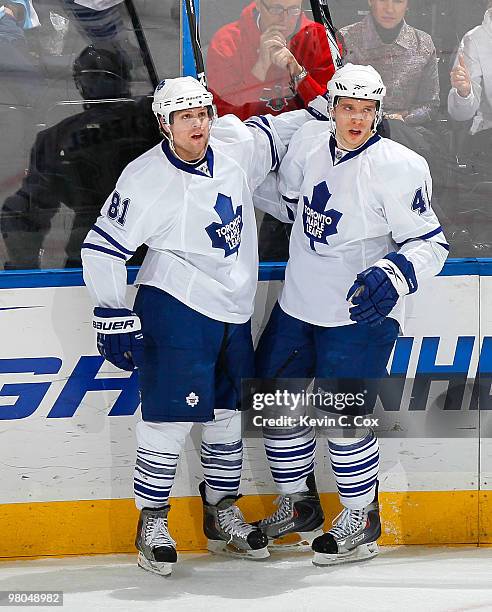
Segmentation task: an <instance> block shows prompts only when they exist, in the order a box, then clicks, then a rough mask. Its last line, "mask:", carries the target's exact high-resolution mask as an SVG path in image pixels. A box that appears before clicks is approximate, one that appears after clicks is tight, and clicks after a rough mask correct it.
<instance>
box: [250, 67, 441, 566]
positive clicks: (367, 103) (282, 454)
mask: <svg viewBox="0 0 492 612" xmlns="http://www.w3.org/2000/svg"><path fill="white" fill-rule="evenodd" d="M328 94H329V96H328V99H329V104H328V105H329V111H330V119H329V121H328V122H327V123H324V124H319V123H316V124H312V125H309V124H306V125H304V126H303V127H302V128H301V129H300V130H299V131H298V132H297V134H296V135H295V136H294V138H293V139H292V141H291V143H290V145H289V151H288V153H287V155H286V156H285V158H284V160H283V162H282V164H281V166H280V170H279V191H280V194H281V197H282V201H283V203H284V206H285V220H286V219H288V218H291V220H292V219H295V220H294V221H293V223H294V224H293V229H292V236H291V241H290V258H289V261H288V264H287V269H286V275H285V285H284V287H283V290H282V294H281V296H280V299H279V302H278V304H277V305H276V306H275V308H274V310H273V312H272V314H271V317H270V320H269V322H268V324H267V327H266V329H265V331H264V333H263V335H262V337H261V340H260V343H259V346H258V351H257V377H261V378H267V379H274V378H278V377H280V376H281V377H282V378H313V377H315V378H318V379H319V378H324V379H331V380H332V381H333V380H335V382H336V380H338V382H339V383H340V381H343V382H345V383H346V382H347V381H350V380H352V381H354V384H356V383H360V382H361V381H363V379H366V380H367V379H376V381H377V379H378V378H381V377H383V376H384V375H385V374H386V366H387V362H388V359H389V357H390V354H391V351H392V349H393V346H394V343H395V340H396V338H397V335H398V332H399V328H400V326H401V325H402V324H403V318H404V312H403V302H404V298H403V296H405V295H407V294H410V293H414V292H415V291H416V290H417V288H418V285H419V284H420V283H421V282H422V281H424V280H425V279H429V278H431V277H433V276H434V275H435V274H437V273H438V272H439V271H440V270H441V268H442V266H443V263H444V261H445V259H446V256H447V253H448V250H449V248H448V245H447V244H446V240H445V238H444V236H443V233H442V230H441V227H440V225H439V221H438V219H437V217H436V215H435V214H434V212H433V210H432V208H431V193H432V183H431V177H430V174H429V170H428V166H427V163H426V161H425V160H424V159H423V158H422V157H420V156H419V155H417V154H416V153H414V152H413V151H411V150H409V149H407V148H405V147H404V146H402V145H400V144H398V143H396V142H393V141H391V140H387V139H385V138H381V137H380V136H379V135H378V134H376V127H377V125H378V123H379V122H380V120H381V117H382V113H383V98H384V94H385V87H384V84H383V82H382V80H381V77H380V75H379V74H378V73H377V72H376V70H374V68H372V67H371V66H357V65H352V64H347V65H346V66H344V67H343V68H341V69H340V70H338V71H337V72H336V73H335V75H334V77H333V78H332V80H331V81H330V82H329V84H328ZM323 125H324V126H325V127H324V129H323V127H322V126H323ZM354 281H355V282H354ZM374 399H375V398H374V397H373V400H374ZM366 404H367V405H366V406H364V407H363V408H361V409H359V411H357V410H355V409H352V410H350V409H349V407H348V406H346V407H345V409H344V412H343V413H342V414H346V415H351V416H357V415H358V414H359V415H361V414H368V413H370V412H371V411H372V409H373V405H370V401H369V400H367V402H366ZM327 410H328V411H329V410H330V409H329V408H327ZM333 412H337V411H336V410H333ZM337 414H340V412H337ZM336 435H337V434H336V433H332V434H330V433H326V432H325V437H326V438H327V444H328V449H327V450H328V453H329V456H330V459H331V464H332V468H333V471H334V475H335V479H336V483H337V487H338V492H339V497H340V501H341V503H342V505H343V511H342V513H341V514H340V515H339V516H338V517H337V518H336V519H335V521H334V523H333V527H332V528H331V529H330V530H329V531H328V532H327V533H324V534H322V535H319V536H318V537H316V538H315V539H314V541H312V549H313V550H314V553H315V555H314V559H313V562H314V563H315V564H319V565H327V564H334V563H340V562H344V561H353V560H357V559H363V558H369V557H371V556H373V555H375V554H377V544H376V540H377V538H378V537H379V536H380V533H381V525H380V519H379V509H378V498H377V485H378V469H379V447H378V440H377V438H376V437H375V434H374V432H373V431H372V430H368V429H367V430H361V428H359V429H358V430H355V432H354V435H353V437H352V438H347V437H343V438H338V437H335V436H336ZM264 441H265V448H266V454H267V458H268V461H269V464H270V468H271V471H272V475H273V478H274V480H275V483H276V485H277V487H278V489H279V491H280V497H279V499H278V508H277V510H276V511H275V512H274V513H273V514H272V515H271V516H269V517H267V518H265V519H263V520H262V521H260V522H259V523H258V524H259V526H260V528H261V529H262V530H263V531H264V533H265V534H266V535H268V536H269V538H270V539H271V540H275V539H276V538H279V537H280V536H282V535H284V534H290V533H292V532H297V533H301V535H302V536H303V537H306V536H307V535H309V533H308V534H306V533H304V532H310V534H311V536H313V535H316V529H319V527H320V526H321V525H322V523H323V513H322V510H321V505H320V502H319V497H318V494H317V492H316V486H315V481H314V452H315V435H314V431H313V429H312V428H310V427H304V428H302V427H300V426H298V427H297V428H292V429H291V430H290V431H288V430H287V431H286V430H285V429H284V430H283V431H281V432H279V430H275V429H273V428H269V429H266V430H264ZM311 539H312V537H311Z"/></svg>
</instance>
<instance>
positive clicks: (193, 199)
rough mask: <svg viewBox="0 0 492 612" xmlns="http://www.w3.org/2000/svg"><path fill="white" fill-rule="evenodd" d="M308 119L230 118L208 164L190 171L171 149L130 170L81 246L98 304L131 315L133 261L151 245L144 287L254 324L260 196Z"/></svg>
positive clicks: (217, 128) (214, 135) (220, 124)
mask: <svg viewBox="0 0 492 612" xmlns="http://www.w3.org/2000/svg"><path fill="white" fill-rule="evenodd" d="M309 119H312V116H311V115H310V114H309V113H308V112H306V111H303V110H300V111H293V112H291V113H286V114H284V115H280V116H278V117H271V116H267V117H253V118H251V119H249V120H248V121H247V122H245V123H242V122H241V121H240V120H239V119H237V118H236V117H234V116H232V115H228V116H226V117H222V118H220V119H218V120H217V121H216V122H215V123H214V125H213V127H212V132H211V138H210V143H209V147H208V149H207V153H206V158H205V161H204V163H202V164H200V165H197V164H195V165H190V164H186V163H184V162H181V161H180V160H179V159H178V158H176V157H175V156H174V155H173V154H172V152H171V151H170V149H169V145H168V143H167V141H166V140H164V141H163V142H162V143H161V144H159V145H157V146H155V147H154V148H152V149H151V150H150V151H148V152H147V153H144V154H143V155H141V156H140V157H139V158H137V159H136V160H135V161H133V162H132V163H130V164H129V165H128V166H127V167H126V168H125V170H124V171H123V173H122V175H121V176H120V178H119V180H118V182H117V185H116V189H115V191H114V192H113V193H112V194H111V195H110V196H109V197H108V199H107V201H106V203H105V204H104V206H103V208H102V211H101V215H100V217H99V218H98V219H97V221H96V223H95V225H94V226H93V228H92V229H91V231H90V232H89V233H88V235H87V237H86V239H85V242H84V244H83V245H82V262H83V268H84V280H85V283H86V285H87V287H88V289H89V291H90V293H91V295H92V298H93V301H94V303H95V304H96V305H98V306H103V307H108V308H125V307H128V304H126V300H125V290H126V269H125V262H126V260H128V259H129V258H130V257H131V255H132V254H133V253H134V251H135V250H136V249H137V248H138V247H139V246H140V245H141V244H146V245H148V247H149V250H148V252H147V255H146V257H145V259H144V262H143V264H142V267H141V269H140V271H139V273H138V276H137V280H136V284H137V285H138V284H145V285H152V286H154V287H157V288H159V289H162V290H164V291H166V292H168V293H169V294H171V295H172V296H174V297H175V298H177V299H178V300H180V301H181V302H183V303H184V304H186V305H187V306H189V307H191V308H193V309H194V310H196V311H198V312H200V313H202V314H204V315H206V316H208V317H211V318H213V319H216V320H219V321H224V322H229V323H244V322H246V321H247V320H248V319H249V318H250V317H251V314H252V312H253V302H254V296H255V291H256V284H257V275H258V249H257V232H256V221H255V215H254V209H253V201H252V192H253V191H254V190H255V189H256V187H257V186H258V185H259V184H260V183H261V182H262V181H263V180H264V179H265V177H266V176H267V174H268V173H269V172H270V171H271V170H272V169H277V168H278V165H279V160H280V158H281V157H282V156H283V155H284V153H285V151H286V145H287V144H288V142H289V141H290V138H291V137H292V135H293V134H294V133H295V132H296V131H297V129H298V128H299V127H300V126H301V125H302V124H304V123H305V122H306V121H307V120H309Z"/></svg>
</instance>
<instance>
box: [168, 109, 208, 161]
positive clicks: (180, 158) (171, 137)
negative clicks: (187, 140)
mask: <svg viewBox="0 0 492 612" xmlns="http://www.w3.org/2000/svg"><path fill="white" fill-rule="evenodd" d="M207 108H210V107H207ZM159 117H162V115H159ZM216 117H217V110H216V108H215V104H214V105H212V112H211V113H210V115H209V119H210V123H209V124H208V136H209V138H210V132H211V131H212V124H213V122H214V120H215V119H216ZM166 125H167V124H166ZM159 131H160V133H161V134H162V135H163V136H164V138H165V139H166V140H167V141H168V143H169V148H170V149H171V152H172V154H173V155H174V157H177V158H178V159H179V161H180V162H183V164H187V165H188V166H196V165H197V164H201V163H202V162H203V160H204V159H205V154H206V151H207V147H205V154H204V155H203V157H202V158H201V159H199V160H196V159H195V160H194V161H187V160H186V159H183V158H182V157H180V156H179V155H178V154H177V153H176V149H175V148H174V138H173V133H172V132H171V130H170V129H169V130H165V129H164V128H163V127H162V124H161V122H160V121H159Z"/></svg>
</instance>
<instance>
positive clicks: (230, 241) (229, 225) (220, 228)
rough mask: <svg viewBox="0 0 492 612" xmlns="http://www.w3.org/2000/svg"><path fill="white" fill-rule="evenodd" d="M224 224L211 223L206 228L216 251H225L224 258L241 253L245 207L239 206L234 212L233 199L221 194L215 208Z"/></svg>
mask: <svg viewBox="0 0 492 612" xmlns="http://www.w3.org/2000/svg"><path fill="white" fill-rule="evenodd" d="M214 209H215V211H216V212H217V214H218V215H219V217H220V220H221V221H222V223H216V222H214V223H211V224H210V225H209V226H208V227H206V228H205V230H206V232H207V234H208V235H209V237H210V240H211V241H212V246H213V248H214V249H223V250H224V257H229V255H233V254H234V253H237V252H238V251H239V245H240V244H241V231H242V229H243V207H242V206H238V207H237V208H236V211H235V212H234V207H233V205H232V199H231V198H230V197H229V196H225V195H223V194H222V193H219V195H218V196H217V202H216V203H215V206H214Z"/></svg>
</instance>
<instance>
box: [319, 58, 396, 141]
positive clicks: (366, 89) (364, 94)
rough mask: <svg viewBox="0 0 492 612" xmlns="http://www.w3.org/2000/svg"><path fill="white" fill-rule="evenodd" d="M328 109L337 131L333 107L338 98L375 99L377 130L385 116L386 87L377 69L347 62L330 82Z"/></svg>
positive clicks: (333, 128) (332, 129)
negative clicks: (384, 99)
mask: <svg viewBox="0 0 492 612" xmlns="http://www.w3.org/2000/svg"><path fill="white" fill-rule="evenodd" d="M327 89H328V96H329V97H328V110H329V111H330V121H331V131H332V132H333V134H334V133H335V129H336V127H335V121H334V120H333V116H332V115H333V109H334V107H335V105H336V103H337V99H338V98H357V99H359V100H364V99H367V100H375V101H376V102H377V107H376V108H377V110H376V117H375V119H374V124H373V126H372V129H373V131H376V128H377V126H378V125H379V123H380V122H381V119H382V118H383V98H384V96H385V95H386V87H385V85H384V83H383V79H382V78H381V75H380V74H379V72H378V71H377V70H375V69H374V68H373V67H372V66H360V65H356V64H345V66H342V68H339V69H338V70H337V71H336V72H335V74H334V75H333V77H332V78H331V80H330V81H329V82H328V87H327Z"/></svg>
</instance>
